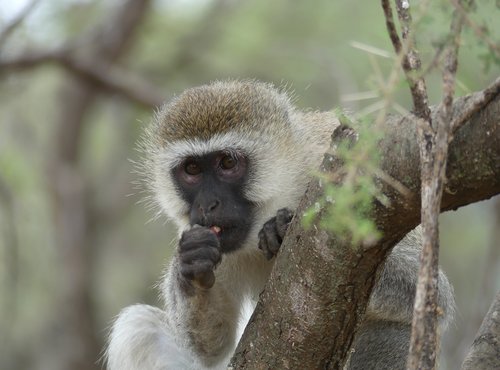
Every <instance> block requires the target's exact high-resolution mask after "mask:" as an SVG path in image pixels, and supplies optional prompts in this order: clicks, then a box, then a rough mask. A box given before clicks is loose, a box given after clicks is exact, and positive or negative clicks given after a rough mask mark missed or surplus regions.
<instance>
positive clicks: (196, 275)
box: [179, 225, 222, 290]
mask: <svg viewBox="0 0 500 370" xmlns="http://www.w3.org/2000/svg"><path fill="white" fill-rule="evenodd" d="M221 258H222V254H221V251H220V245H219V239H218V238H217V234H216V232H215V231H214V230H211V229H209V228H207V227H202V226H199V225H194V226H193V227H192V228H191V229H189V230H187V231H185V232H184V233H183V234H182V236H181V240H180V241H179V264H180V266H179V267H180V268H179V272H180V273H179V278H180V280H181V286H183V287H185V288H186V289H187V290H192V289H193V288H201V289H210V288H211V287H212V286H213V285H214V283H215V274H214V269H215V267H216V266H217V265H218V264H219V263H220V261H221Z"/></svg>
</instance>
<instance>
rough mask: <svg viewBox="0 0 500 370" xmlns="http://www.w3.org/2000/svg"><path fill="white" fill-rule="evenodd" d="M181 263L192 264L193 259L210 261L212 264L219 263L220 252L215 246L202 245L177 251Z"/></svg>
mask: <svg viewBox="0 0 500 370" xmlns="http://www.w3.org/2000/svg"><path fill="white" fill-rule="evenodd" d="M179 258H180V260H181V262H182V263H187V264H192V263H193V262H195V261H210V262H212V263H213V265H217V264H219V263H220V261H221V259H222V254H221V252H220V250H219V248H217V247H210V246H206V247H205V246H204V247H201V248H197V249H190V250H186V251H183V252H182V253H179Z"/></svg>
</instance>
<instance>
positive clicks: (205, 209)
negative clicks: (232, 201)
mask: <svg viewBox="0 0 500 370" xmlns="http://www.w3.org/2000/svg"><path fill="white" fill-rule="evenodd" d="M219 205H220V201H219V200H217V199H216V200H214V201H212V202H210V203H208V204H207V205H204V204H200V205H199V207H198V211H199V212H200V214H201V215H202V216H207V215H208V214H209V213H211V212H213V211H215V210H216V209H217V208H218V207H219Z"/></svg>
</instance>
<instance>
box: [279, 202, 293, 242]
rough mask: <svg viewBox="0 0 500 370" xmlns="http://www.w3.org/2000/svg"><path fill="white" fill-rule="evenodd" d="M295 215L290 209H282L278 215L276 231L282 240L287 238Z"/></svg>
mask: <svg viewBox="0 0 500 370" xmlns="http://www.w3.org/2000/svg"><path fill="white" fill-rule="evenodd" d="M293 216H294V213H293V212H292V211H291V210H290V209H288V208H282V209H280V210H278V212H277V213H276V231H277V232H278V235H279V237H280V238H281V239H283V238H284V237H285V233H286V231H287V230H288V226H289V225H290V222H291V221H292V218H293Z"/></svg>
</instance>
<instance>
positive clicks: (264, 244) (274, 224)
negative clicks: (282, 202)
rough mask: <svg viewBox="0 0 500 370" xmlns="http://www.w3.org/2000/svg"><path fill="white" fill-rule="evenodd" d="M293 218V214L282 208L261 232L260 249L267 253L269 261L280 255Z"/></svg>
mask: <svg viewBox="0 0 500 370" xmlns="http://www.w3.org/2000/svg"><path fill="white" fill-rule="evenodd" d="M292 218H293V212H292V211H291V210H289V209H288V208H282V209H280V210H279V211H278V212H277V213H276V216H275V217H273V218H271V219H270V220H269V221H267V222H266V223H265V224H264V226H263V227H262V230H260V231H259V249H260V250H262V251H263V252H264V253H265V255H266V258H267V259H268V260H270V259H271V258H273V257H274V256H275V255H276V254H277V253H278V251H279V249H280V247H281V243H282V242H283V237H284V236H285V233H286V231H287V229H288V225H289V224H290V221H292Z"/></svg>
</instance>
